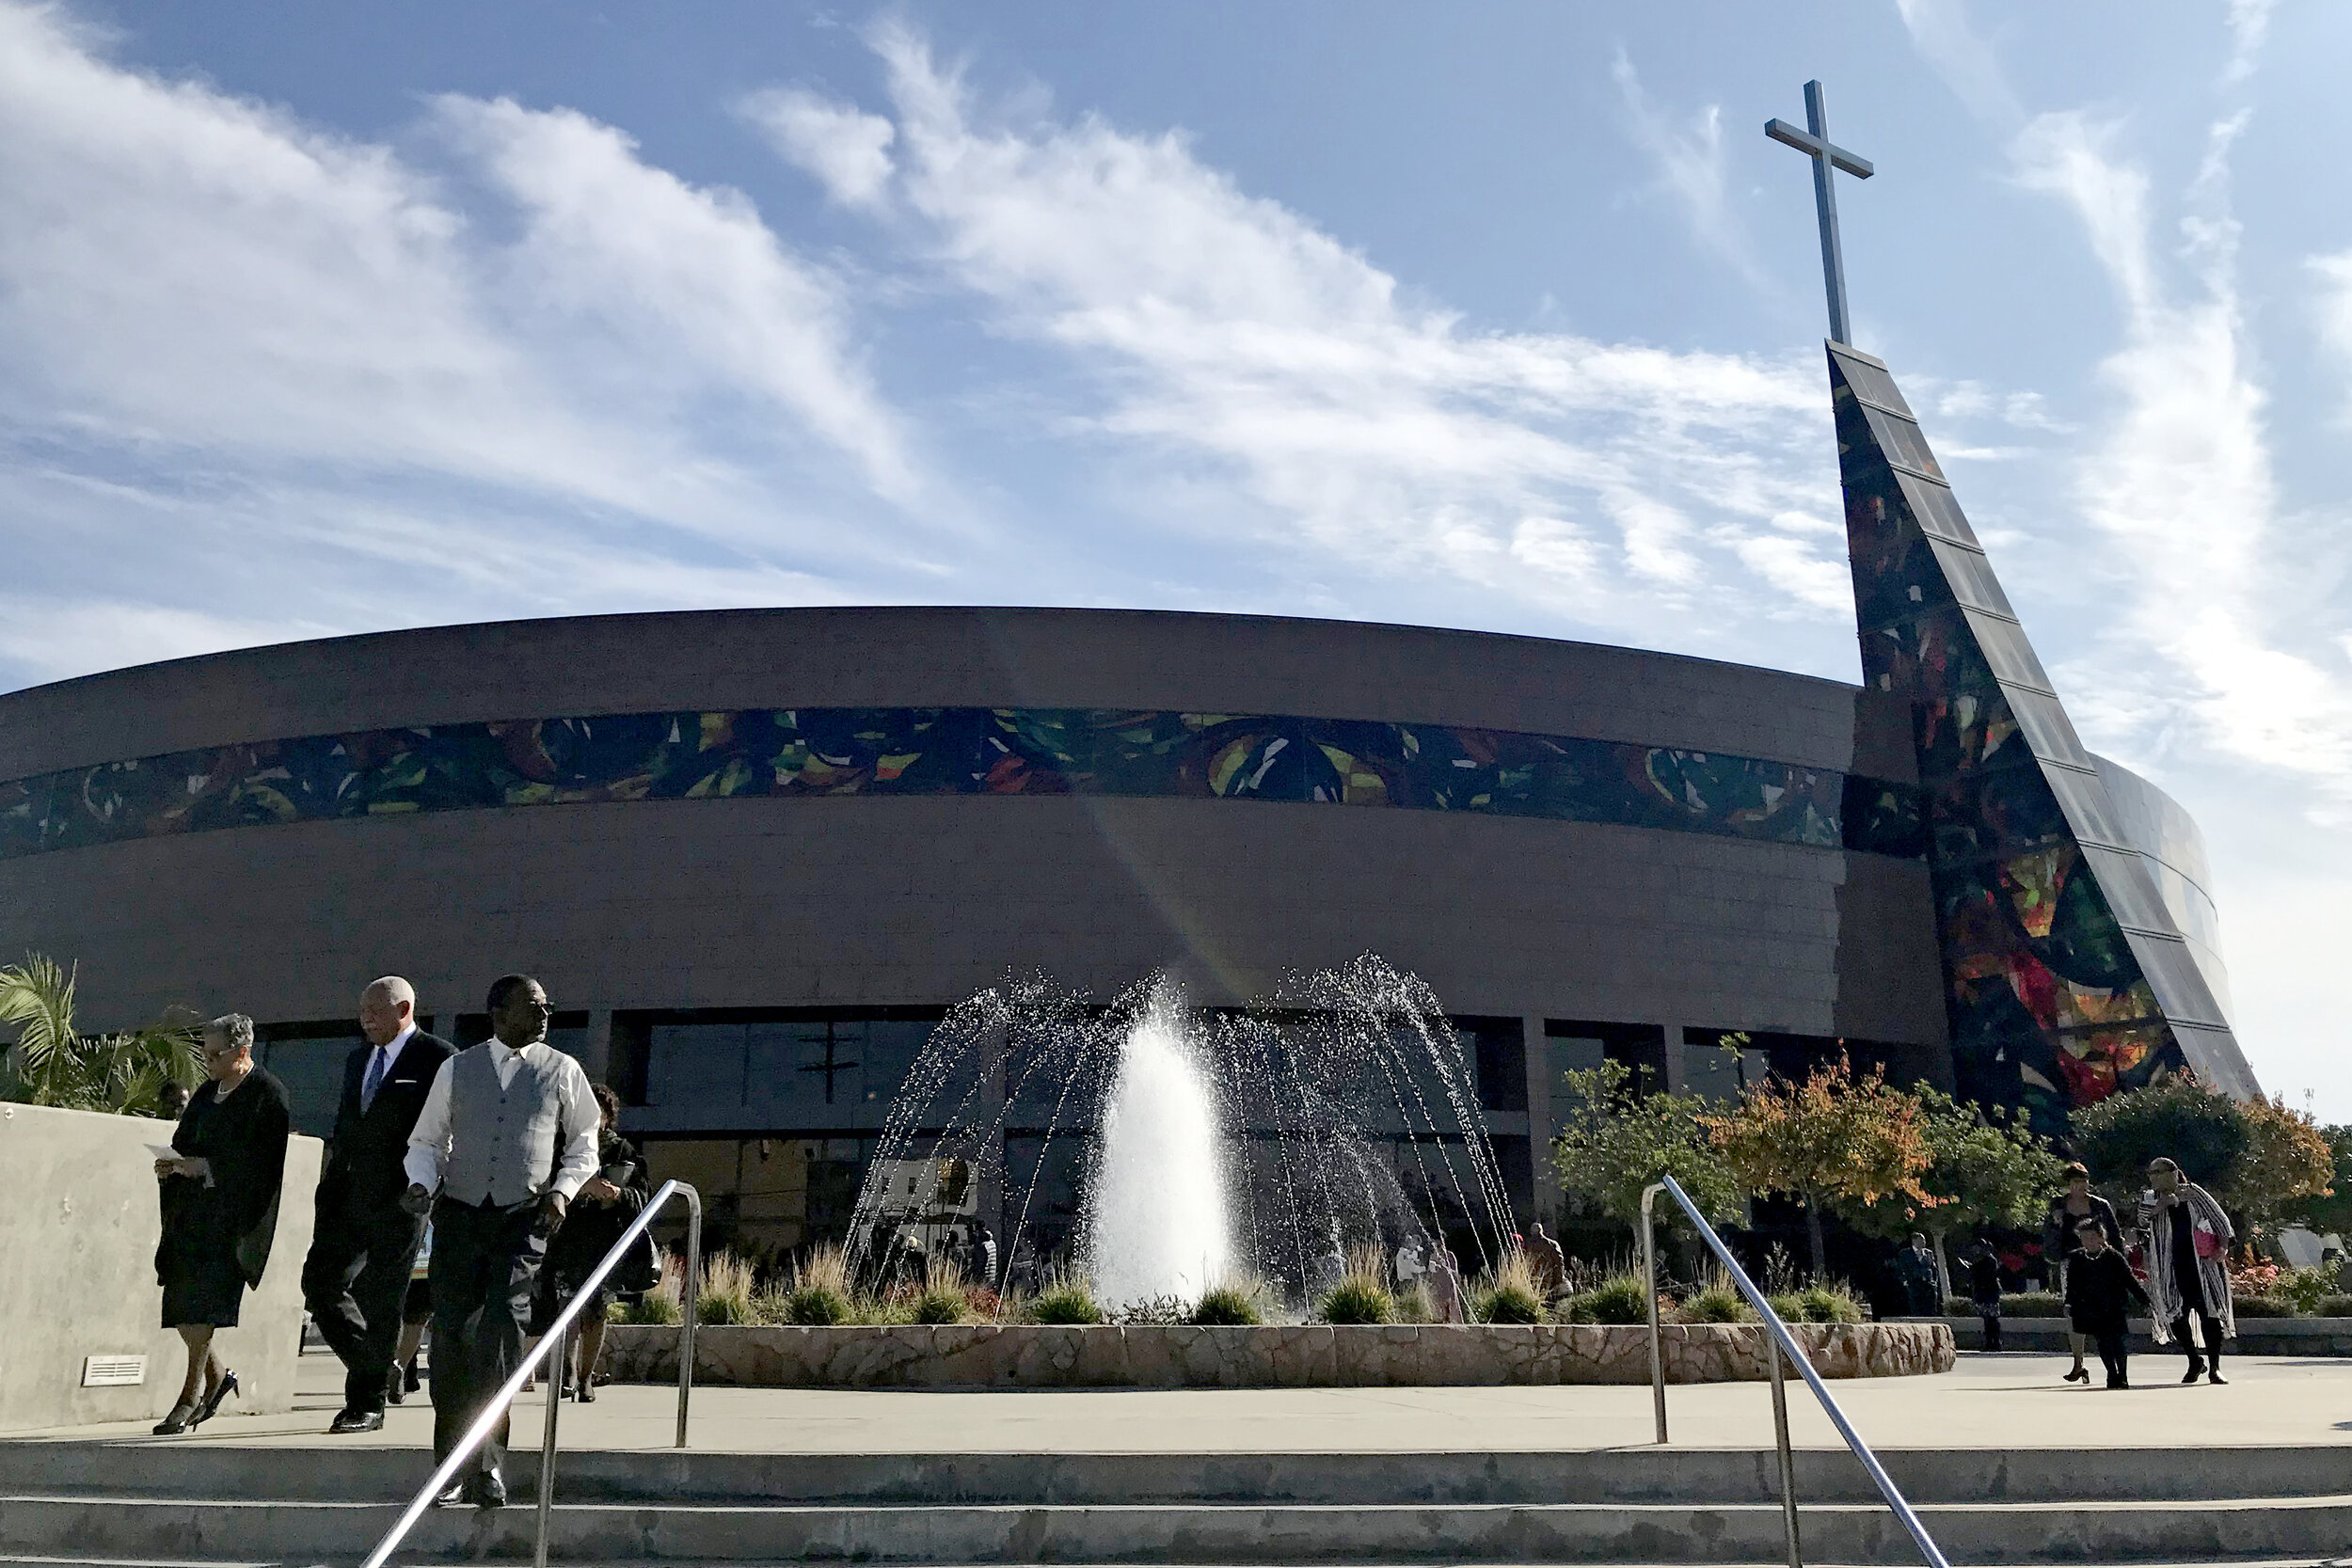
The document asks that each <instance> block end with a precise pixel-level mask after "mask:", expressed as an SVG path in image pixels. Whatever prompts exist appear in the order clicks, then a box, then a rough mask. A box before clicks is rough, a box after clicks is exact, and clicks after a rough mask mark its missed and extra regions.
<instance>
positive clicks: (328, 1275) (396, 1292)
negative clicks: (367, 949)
mask: <svg viewBox="0 0 2352 1568" xmlns="http://www.w3.org/2000/svg"><path fill="white" fill-rule="evenodd" d="M416 1011H417V992H416V988H415V987H413V986H411V985H410V984H409V983H408V982H407V981H405V980H404V979H402V978H401V977H400V976H398V975H396V974H388V975H386V976H385V977H384V978H382V979H380V980H376V981H373V983H371V984H370V985H369V987H368V989H367V990H364V991H362V992H360V994H359V1033H360V1034H362V1035H363V1036H365V1037H367V1042H368V1043H367V1044H366V1045H364V1046H362V1047H360V1048H359V1049H358V1050H357V1051H354V1052H353V1053H351V1056H350V1059H349V1060H347V1061H346V1062H344V1063H343V1097H342V1103H341V1105H340V1106H339V1107H338V1108H337V1110H336V1112H335V1131H334V1133H333V1135H332V1136H331V1137H329V1138H328V1140H327V1144H326V1165H325V1168H324V1169H322V1170H321V1172H320V1173H319V1190H318V1221H317V1227H316V1229H315V1230H314V1231H313V1232H312V1235H311V1241H310V1258H309V1259H307V1260H306V1261H305V1262H304V1263H303V1265H302V1300H303V1305H304V1306H306V1307H309V1308H310V1316H311V1318H312V1319H313V1320H314V1321H315V1322H316V1323H318V1325H319V1337H320V1338H323V1339H325V1340H326V1343H327V1347H328V1348H329V1349H330V1350H332V1351H333V1352H334V1353H335V1354H336V1355H337V1357H338V1358H340V1359H341V1360H342V1364H343V1408H342V1411H341V1413H339V1414H338V1415H337V1416H336V1418H335V1420H334V1424H333V1425H331V1426H329V1427H328V1428H327V1431H329V1432H333V1433H351V1432H373V1431H375V1430H376V1429H377V1428H378V1427H381V1426H382V1425H383V1424H384V1401H385V1397H386V1391H387V1389H388V1388H389V1386H390V1383H391V1379H392V1376H393V1372H392V1362H393V1359H394V1355H395V1353H396V1352H397V1351H398V1349H399V1344H400V1320H401V1304H402V1301H403V1300H404V1298H405V1296H406V1295H407V1293H408V1275H409V1271H410V1270H411V1269H412V1268H413V1267H414V1265H415V1263H416V1259H417V1249H418V1247H419V1246H421V1245H422V1244H423V1242H424V1221H423V1220H421V1219H420V1218H419V1217H418V1216H416V1215H415V1214H412V1213H410V1212H408V1211H407V1210H406V1209H405V1208H404V1207H402V1205H401V1201H400V1199H401V1195H402V1194H403V1193H405V1191H406V1190H407V1187H408V1175H407V1172H406V1171H405V1170H404V1169H403V1168H402V1162H403V1161H404V1160H405V1158H406V1156H407V1153H408V1134H409V1132H411V1130H413V1129H414V1128H415V1126H416V1123H417V1113H418V1112H419V1111H421V1110H422V1109H423V1108H424V1097H425V1094H426V1093H427V1091H429V1090H430V1089H431V1088H432V1086H433V1080H434V1078H435V1076H436V1075H437V1074H438V1073H439V1072H440V1070H441V1064H442V1063H443V1062H445V1061H447V1060H449V1058H450V1057H451V1056H452V1055H453V1054H454V1053H453V1050H452V1049H451V1047H450V1044H449V1042H448V1041H446V1040H443V1039H438V1038H436V1037H434V1036H431V1035H428V1034H425V1033H423V1032H422V1031H421V1030H420V1029H418V1028H417V1026H416Z"/></svg>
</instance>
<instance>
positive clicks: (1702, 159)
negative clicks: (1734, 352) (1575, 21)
mask: <svg viewBox="0 0 2352 1568" xmlns="http://www.w3.org/2000/svg"><path fill="white" fill-rule="evenodd" d="M1609 73H1610V77H1611V79H1612V80H1613V81H1614V82H1615V83H1616V84H1617V91H1618V92H1619V93H1620V94H1621V95H1622V96H1623V97H1624V99H1625V107H1626V121H1625V123H1626V124H1627V125H1628V126H1629V129H1630V131H1631V133H1632V135H1633V139H1634V142H1635V144H1636V145H1637V146H1639V147H1640V148H1641V149H1642V150H1643V151H1645V152H1646V153H1648V154H1649V156H1650V160H1651V162H1652V163H1654V164H1656V165H1657V166H1658V174H1659V179H1660V181H1661V182H1662V183H1663V184H1664V185H1665V187H1666V189H1667V190H1668V191H1670V192H1672V193H1673V195H1674V197H1675V198H1676V199H1677V201H1679V202H1680V203H1681V206H1682V209H1683V213H1684V214H1685V215H1686V216H1687V217H1688V218H1689V219H1690V222H1691V227H1692V230H1694V231H1695V232H1696V233H1697V234H1698V236H1699V238H1700V239H1701V240H1702V241H1704V242H1705V243H1706V244H1707V245H1708V248H1710V249H1712V250H1713V251H1715V252H1716V254H1718V255H1719V256H1721V257H1723V258H1724V260H1725V261H1729V262H1730V263H1731V264H1732V265H1733V266H1734V267H1736V268H1737V269H1738V270H1739V273H1740V277H1744V278H1745V279H1747V281H1748V282H1749V283H1750V284H1752V285H1754V286H1756V287H1757V288H1763V287H1766V286H1767V285H1766V279H1765V277H1764V272H1763V269H1762V268H1760V267H1758V266H1757V265H1756V247H1755V245H1753V244H1752V243H1751V242H1750V240H1749V239H1748V236H1747V234H1746V232H1745V231H1744V230H1742V229H1741V227H1740V222H1739V219H1738V218H1737V217H1736V216H1735V215H1734V214H1733V213H1732V211H1731V205H1730V200H1729V197H1728V194H1727V185H1728V182H1727V178H1726V174H1725V169H1724V111H1723V105H1721V104H1720V103H1709V104H1708V105H1707V107H1705V108H1704V109H1701V110H1700V111H1699V112H1698V113H1697V114H1696V115H1694V116H1693V117H1692V119H1691V121H1690V123H1689V125H1688V126H1683V125H1677V124H1676V123H1675V121H1674V120H1673V119H1672V118H1671V117H1670V116H1668V115H1667V114H1666V112H1665V111H1664V110H1662V109H1661V108H1660V107H1659V106H1658V105H1657V104H1656V103H1653V102H1652V101H1651V100H1650V96H1649V94H1648V93H1647V92H1645V90H1643V87H1642V79H1641V76H1640V74H1639V73H1638V72H1636V71H1634V69H1633V61H1632V59H1631V57H1630V56H1629V55H1627V54H1626V53H1625V51H1624V50H1622V49H1620V50H1618V51H1617V57H1616V60H1615V61H1614V63H1613V64H1612V65H1611V67H1610V72H1609Z"/></svg>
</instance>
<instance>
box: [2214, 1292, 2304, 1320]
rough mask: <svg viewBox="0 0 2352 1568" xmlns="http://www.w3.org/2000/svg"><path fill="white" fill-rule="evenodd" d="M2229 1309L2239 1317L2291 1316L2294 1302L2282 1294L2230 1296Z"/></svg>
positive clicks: (2292, 1315)
mask: <svg viewBox="0 0 2352 1568" xmlns="http://www.w3.org/2000/svg"><path fill="white" fill-rule="evenodd" d="M2230 1309H2231V1310H2232V1311H2233V1312H2235V1313H2236V1314H2237V1315H2238V1316H2239V1317H2241V1318H2292V1317H2294V1316H2295V1303H2293V1302H2291V1301H2288V1300H2287V1299H2286V1298H2285V1297H2283V1296H2232V1297H2231V1298H2230Z"/></svg>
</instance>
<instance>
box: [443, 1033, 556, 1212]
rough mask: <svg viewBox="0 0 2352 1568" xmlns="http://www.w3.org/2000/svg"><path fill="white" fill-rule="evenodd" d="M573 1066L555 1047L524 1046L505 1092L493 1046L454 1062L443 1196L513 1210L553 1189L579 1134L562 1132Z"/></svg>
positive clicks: (474, 1050) (460, 1055)
mask: <svg viewBox="0 0 2352 1568" xmlns="http://www.w3.org/2000/svg"><path fill="white" fill-rule="evenodd" d="M570 1065H571V1058H570V1057H568V1056H566V1055H564V1053H562V1052H560V1051H557V1050H556V1049H555V1048H554V1047H552V1046H548V1045H533V1046H529V1047H526V1048H525V1049H524V1051H523V1053H522V1060H521V1061H520V1062H518V1063H516V1067H515V1078H514V1081H513V1082H512V1083H510V1084H508V1085H506V1086H505V1087H504V1088H501V1087H500V1086H499V1074H498V1069H497V1068H496V1067H495V1066H493V1065H492V1063H491V1061H490V1047H489V1045H488V1043H487V1042H485V1043H484V1044H481V1045H477V1046H474V1047H472V1048H471V1049H469V1050H466V1051H461V1052H459V1053H457V1054H456V1056H455V1057H453V1059H452V1060H451V1062H450V1064H449V1132H450V1139H449V1142H450V1149H449V1163H448V1164H447V1165H446V1166H445V1167H444V1168H443V1170H442V1172H441V1192H442V1194H443V1195H444V1196H448V1197H452V1198H454V1199H455V1200H456V1201H458V1202H460V1203H476V1204H480V1203H495V1204H497V1205H498V1206H500V1207H501V1208H511V1207H512V1206H514V1205H515V1204H517V1203H526V1202H529V1201H530V1200H531V1199H532V1198H534V1197H537V1196H539V1195H540V1194H541V1193H543V1192H545V1191H546V1190H547V1186H548V1181H549V1180H552V1179H553V1177H554V1175H555V1167H556V1161H557V1159H558V1157H559V1156H560V1154H561V1153H562V1150H563V1148H564V1143H565V1142H566V1141H567V1140H568V1138H569V1136H570V1134H571V1133H572V1132H573V1131H575V1130H574V1129H571V1128H567V1127H564V1126H563V1125H562V1123H563V1119H564V1097H563V1094H562V1085H563V1083H564V1069H566V1068H567V1067H569V1066H570Z"/></svg>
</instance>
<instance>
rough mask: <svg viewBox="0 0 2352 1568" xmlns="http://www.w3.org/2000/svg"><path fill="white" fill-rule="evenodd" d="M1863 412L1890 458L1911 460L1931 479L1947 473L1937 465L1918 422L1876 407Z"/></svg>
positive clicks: (1901, 460)
mask: <svg viewBox="0 0 2352 1568" xmlns="http://www.w3.org/2000/svg"><path fill="white" fill-rule="evenodd" d="M1863 412H1864V414H1865V415H1866V416H1867V418H1868V420H1869V421H1870V433H1871V434H1872V435H1873V436H1877V437H1878V441H1879V446H1880V447H1881V449H1883V451H1885V453H1886V455H1887V457H1888V458H1890V459H1891V460H1893V461H1894V462H1897V463H1905V464H1908V465H1910V466H1911V467H1915V468H1916V469H1918V470H1919V471H1920V472H1921V473H1923V474H1926V475H1928V476H1929V477H1930V478H1931V479H1942V478H1943V477H1944V470H1943V469H1942V468H1939V467H1936V465H1935V453H1934V452H1932V451H1929V450H1928V438H1927V437H1926V436H1923V435H1921V434H1920V432H1919V427H1918V426H1917V425H1915V424H1913V423H1912V422H1911V421H1910V420H1899V419H1897V418H1896V417H1895V416H1894V415H1892V414H1884V413H1881V412H1880V411H1879V410H1877V409H1875V408H1868V409H1865V410H1864V411H1863Z"/></svg>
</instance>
